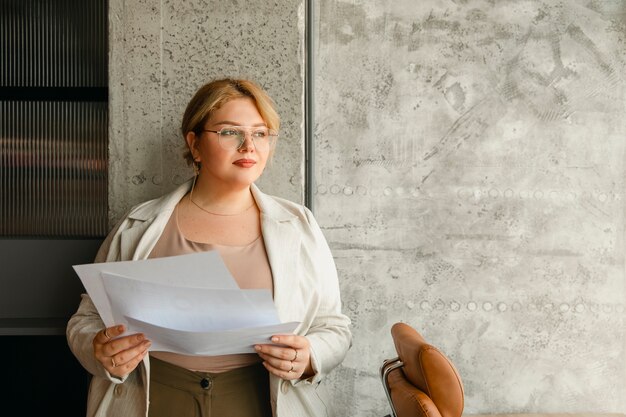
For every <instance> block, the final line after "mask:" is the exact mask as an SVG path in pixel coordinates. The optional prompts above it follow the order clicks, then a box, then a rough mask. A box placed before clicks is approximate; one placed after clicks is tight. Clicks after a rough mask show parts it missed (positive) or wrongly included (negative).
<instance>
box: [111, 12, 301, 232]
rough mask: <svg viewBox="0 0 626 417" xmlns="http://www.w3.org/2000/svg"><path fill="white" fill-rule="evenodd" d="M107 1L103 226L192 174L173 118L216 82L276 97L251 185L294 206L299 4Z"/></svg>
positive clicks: (297, 175)
mask: <svg viewBox="0 0 626 417" xmlns="http://www.w3.org/2000/svg"><path fill="white" fill-rule="evenodd" d="M109 3H110V5H109V7H110V11H109V48H110V55H109V57H110V62H109V75H110V80H109V95H110V132H109V135H110V167H109V175H110V178H109V184H110V186H109V205H110V210H109V211H110V219H111V221H115V220H116V219H118V218H119V217H120V216H121V215H122V214H123V212H124V211H125V210H126V209H128V208H129V207H130V206H131V205H133V204H135V203H138V202H140V201H144V200H146V199H148V198H153V197H155V196H158V195H160V194H162V193H165V192H167V191H169V190H171V189H172V188H174V187H175V186H176V185H177V184H180V183H181V182H183V181H184V180H185V179H187V178H189V177H191V175H192V171H191V169H190V168H189V167H188V166H187V165H186V163H185V162H184V160H183V159H182V154H183V151H184V146H183V145H184V142H183V138H182V137H181V135H180V133H179V129H178V128H179V126H180V120H181V118H182V114H183V111H184V109H185V106H186V104H187V102H188V100H189V99H190V98H191V96H192V95H193V93H194V92H195V91H196V89H197V88H198V87H200V86H201V85H202V84H204V83H205V82H207V81H209V80H211V79H214V78H217V77H224V76H230V77H243V78H251V79H253V80H255V81H257V82H258V83H259V84H261V85H262V86H263V87H265V88H266V89H267V90H268V91H269V93H270V95H271V96H272V98H273V99H274V100H275V102H276V104H277V108H278V112H279V114H280V115H281V117H282V125H281V137H280V139H279V143H278V148H277V151H276V153H275V155H274V161H273V164H271V165H268V168H267V169H266V172H265V174H264V176H263V177H262V179H261V180H260V181H259V185H260V186H261V187H262V188H263V189H264V190H265V191H267V192H269V193H273V194H276V195H280V196H282V197H285V198H289V199H292V200H295V201H302V199H303V197H302V196H303V159H304V157H303V140H302V138H303V88H304V87H303V86H304V81H303V80H304V78H303V74H304V68H303V62H304V56H303V53H304V50H303V41H304V28H303V27H304V5H303V3H304V1H303V0H298V1H293V0H277V1H273V2H265V1H262V0H251V1H245V2H244V1H238V0H230V1H218V0H211V1H202V0H192V1H176V0H133V1H131V0H127V1H125V0H111V1H110V2H109Z"/></svg>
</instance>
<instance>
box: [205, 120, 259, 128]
mask: <svg viewBox="0 0 626 417" xmlns="http://www.w3.org/2000/svg"><path fill="white" fill-rule="evenodd" d="M215 124H216V125H229V126H244V125H242V124H240V123H237V122H233V121H231V120H222V121H220V122H217V123H215ZM266 126H267V125H266V124H265V123H264V122H262V123H256V124H253V125H251V127H266Z"/></svg>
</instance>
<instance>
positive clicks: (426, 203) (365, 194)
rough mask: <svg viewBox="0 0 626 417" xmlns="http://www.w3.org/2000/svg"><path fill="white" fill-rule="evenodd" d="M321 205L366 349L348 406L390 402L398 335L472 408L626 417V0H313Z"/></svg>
mask: <svg viewBox="0 0 626 417" xmlns="http://www.w3.org/2000/svg"><path fill="white" fill-rule="evenodd" d="M318 3H319V5H318V11H317V13H318V21H317V25H316V31H317V37H316V41H317V46H316V63H315V66H316V72H315V85H316V88H315V94H316V101H315V103H316V106H315V112H316V119H315V136H316V144H315V146H316V154H315V166H316V173H315V181H316V184H315V199H314V201H315V204H314V206H315V207H316V216H317V218H318V220H319V222H320V223H321V224H322V225H323V229H324V232H325V234H326V236H327V238H328V240H329V242H330V245H331V249H332V250H333V253H334V255H335V257H336V260H337V265H338V268H339V271H340V276H341V279H342V282H341V286H342V291H343V298H344V304H345V308H346V312H347V313H348V314H349V315H350V316H351V318H352V319H353V321H354V329H353V330H354V336H355V338H354V347H353V349H352V350H351V351H350V353H349V355H348V358H347V360H346V361H345V362H344V364H343V366H342V367H341V368H340V369H339V370H338V371H337V372H335V373H334V375H333V376H332V379H333V384H332V385H331V390H333V391H334V393H335V394H334V395H335V397H334V401H333V404H335V406H336V408H337V411H338V415H344V416H347V415H352V416H382V415H384V414H385V413H387V412H388V408H387V404H386V400H385V398H384V394H383V391H382V388H381V385H380V382H379V380H378V373H377V372H378V367H379V365H380V364H381V362H382V360H383V359H384V358H389V357H393V356H394V350H393V345H392V342H391V338H390V334H389V329H390V327H391V325H392V324H393V323H395V322H397V321H404V322H407V323H409V324H411V325H413V326H414V327H415V328H417V329H418V330H419V331H420V332H422V334H423V335H424V336H425V337H426V339H427V340H429V341H431V343H433V344H435V345H436V346H439V347H440V348H441V349H442V350H443V351H444V352H445V353H446V354H447V355H448V356H449V357H450V358H451V359H452V360H453V361H454V363H455V364H456V365H457V367H458V369H459V371H460V373H461V376H462V378H463V380H464V383H465V389H466V412H468V413H477V412H480V413H482V412H557V411H558V412H585V411H594V412H625V411H626V350H625V335H624V328H625V326H624V318H625V314H624V302H625V284H626V280H625V276H624V253H623V252H624V239H623V237H624V208H625V205H624V194H623V191H624V172H625V171H624V139H625V137H626V122H625V121H624V120H625V118H624V115H625V114H626V104H625V103H626V100H625V99H626V95H625V94H624V86H625V83H624V78H623V74H624V69H625V58H626V47H625V43H624V41H625V34H626V3H625V2H622V1H576V0H571V1H537V0H529V1H482V0H464V1H461V0H458V1H451V0H447V1H438V0H437V1H435V0H427V1H419V2H416V1H413V0H396V1H393V2H391V1H388V2H373V1H365V0H356V1H354V0H353V1H339V0H324V1H320V2H318Z"/></svg>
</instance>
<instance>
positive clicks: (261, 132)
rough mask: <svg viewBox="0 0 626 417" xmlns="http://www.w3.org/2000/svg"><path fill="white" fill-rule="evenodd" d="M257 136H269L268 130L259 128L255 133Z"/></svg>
mask: <svg viewBox="0 0 626 417" xmlns="http://www.w3.org/2000/svg"><path fill="white" fill-rule="evenodd" d="M253 135H254V137H255V138H264V137H267V131H266V130H257V131H255V132H254V133H253Z"/></svg>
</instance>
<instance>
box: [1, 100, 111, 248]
mask: <svg viewBox="0 0 626 417" xmlns="http://www.w3.org/2000/svg"><path fill="white" fill-rule="evenodd" d="M0 114H1V115H2V116H1V117H0V120H1V122H0V178H1V179H2V180H1V182H0V235H4V236H67V237H76V236H103V235H104V234H105V233H106V227H107V225H106V219H107V204H106V203H107V171H106V168H107V167H106V164H107V146H106V144H107V137H106V136H107V135H106V132H107V129H106V126H107V103H104V102H102V103H72V102H15V101H13V102H10V101H8V102H7V101H5V102H0Z"/></svg>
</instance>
